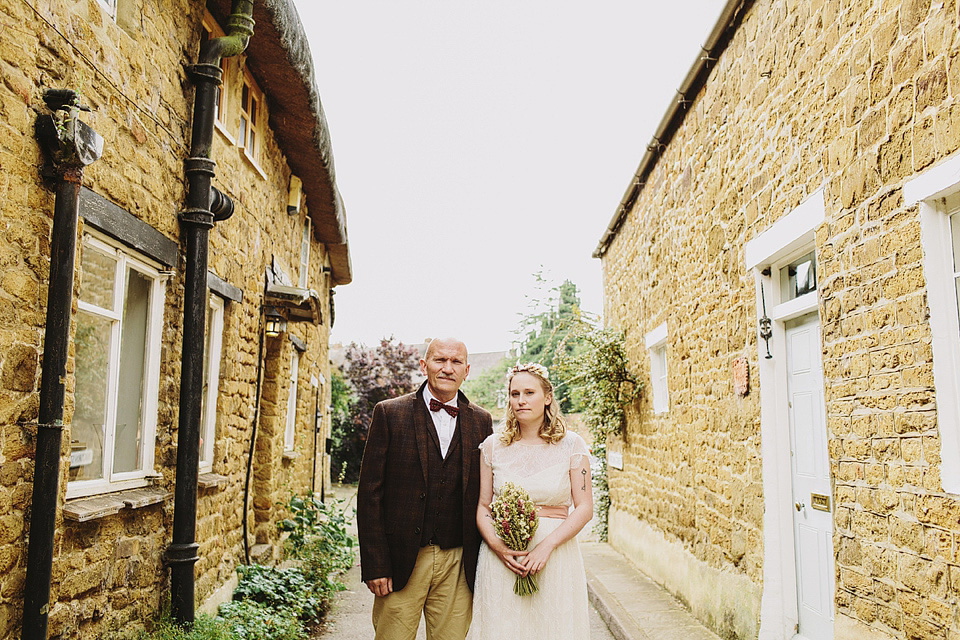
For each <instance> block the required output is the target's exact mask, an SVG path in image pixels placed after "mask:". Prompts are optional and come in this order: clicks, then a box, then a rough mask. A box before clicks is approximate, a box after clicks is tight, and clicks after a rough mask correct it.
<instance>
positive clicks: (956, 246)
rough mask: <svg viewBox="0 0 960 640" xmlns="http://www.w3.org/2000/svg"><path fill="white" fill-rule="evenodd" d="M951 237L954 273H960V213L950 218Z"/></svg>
mask: <svg viewBox="0 0 960 640" xmlns="http://www.w3.org/2000/svg"><path fill="white" fill-rule="evenodd" d="M950 235H952V236H953V272H954V273H957V272H960V213H954V214H953V215H952V216H950Z"/></svg>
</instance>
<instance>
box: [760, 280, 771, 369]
mask: <svg viewBox="0 0 960 640" xmlns="http://www.w3.org/2000/svg"><path fill="white" fill-rule="evenodd" d="M760 274H761V275H763V277H765V278H769V277H770V267H767V268H766V269H764V270H763V271H761V272H760ZM760 302H761V303H762V304H763V316H762V317H761V318H760V337H761V338H763V341H764V343H766V345H767V355H765V356H764V359H766V360H770V359H772V358H773V356H772V355H771V354H770V338H772V337H773V322H772V321H771V320H770V316H768V315H767V297H766V296H765V295H764V293H763V280H761V281H760Z"/></svg>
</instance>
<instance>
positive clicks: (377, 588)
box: [367, 578, 393, 596]
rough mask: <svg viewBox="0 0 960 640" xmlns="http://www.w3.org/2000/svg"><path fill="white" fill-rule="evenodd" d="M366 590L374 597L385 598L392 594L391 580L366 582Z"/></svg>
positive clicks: (381, 579)
mask: <svg viewBox="0 0 960 640" xmlns="http://www.w3.org/2000/svg"><path fill="white" fill-rule="evenodd" d="M367 589H370V593H372V594H373V595H375V596H385V595H388V594H391V593H393V578H374V579H373V580H367Z"/></svg>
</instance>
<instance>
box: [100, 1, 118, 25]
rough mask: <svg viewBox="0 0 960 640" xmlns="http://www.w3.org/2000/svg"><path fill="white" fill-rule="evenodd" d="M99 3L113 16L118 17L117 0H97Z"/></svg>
mask: <svg viewBox="0 0 960 640" xmlns="http://www.w3.org/2000/svg"><path fill="white" fill-rule="evenodd" d="M97 4H99V5H100V6H101V7H102V8H103V10H104V11H106V12H107V14H108V15H109V16H110V17H111V18H113V19H114V20H116V19H117V0H97Z"/></svg>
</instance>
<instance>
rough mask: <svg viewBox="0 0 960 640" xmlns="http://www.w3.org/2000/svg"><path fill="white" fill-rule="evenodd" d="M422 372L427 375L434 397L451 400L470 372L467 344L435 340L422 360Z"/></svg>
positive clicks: (446, 400)
mask: <svg viewBox="0 0 960 640" xmlns="http://www.w3.org/2000/svg"><path fill="white" fill-rule="evenodd" d="M420 373H422V374H423V375H425V376H426V377H427V386H428V387H430V393H432V394H433V397H435V398H436V399H437V400H439V401H440V402H449V401H450V400H452V399H453V398H454V397H455V396H456V395H457V391H458V390H459V389H460V385H461V384H463V381H464V380H466V378H467V374H468V373H470V365H469V364H467V347H466V345H464V344H463V343H462V342H457V341H454V340H434V341H433V342H431V343H430V346H429V347H428V348H427V353H426V354H424V358H423V359H422V360H421V361H420Z"/></svg>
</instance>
